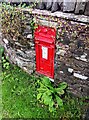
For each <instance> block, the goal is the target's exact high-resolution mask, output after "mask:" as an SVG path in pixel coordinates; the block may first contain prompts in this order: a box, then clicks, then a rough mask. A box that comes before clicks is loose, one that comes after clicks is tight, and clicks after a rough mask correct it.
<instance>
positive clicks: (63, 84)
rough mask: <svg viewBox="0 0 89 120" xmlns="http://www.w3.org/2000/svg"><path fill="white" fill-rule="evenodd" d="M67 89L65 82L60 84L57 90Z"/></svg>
mask: <svg viewBox="0 0 89 120" xmlns="http://www.w3.org/2000/svg"><path fill="white" fill-rule="evenodd" d="M66 87H67V83H66V82H62V83H60V84H59V85H58V88H60V89H61V90H62V89H65V88H66Z"/></svg>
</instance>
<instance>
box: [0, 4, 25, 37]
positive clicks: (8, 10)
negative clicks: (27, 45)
mask: <svg viewBox="0 0 89 120" xmlns="http://www.w3.org/2000/svg"><path fill="white" fill-rule="evenodd" d="M19 7H20V5H19ZM1 17H2V19H1V24H2V29H1V30H2V33H3V35H4V36H5V37H6V38H11V39H18V38H19V39H20V38H21V39H24V37H23V35H22V33H23V30H24V29H25V28H26V22H25V19H26V17H25V15H24V13H23V11H22V10H20V9H17V7H15V6H11V5H10V4H6V3H3V4H2V12H1Z"/></svg>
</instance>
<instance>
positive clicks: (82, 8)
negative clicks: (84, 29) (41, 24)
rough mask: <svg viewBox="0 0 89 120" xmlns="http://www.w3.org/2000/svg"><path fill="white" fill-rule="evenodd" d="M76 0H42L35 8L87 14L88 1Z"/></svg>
mask: <svg viewBox="0 0 89 120" xmlns="http://www.w3.org/2000/svg"><path fill="white" fill-rule="evenodd" d="M46 1H47V2H46ZM77 1H78V0H74V1H73V0H42V2H40V3H39V4H38V5H37V8H38V9H41V10H43V9H45V10H50V11H51V12H55V11H63V12H71V13H75V14H84V15H89V1H87V2H77Z"/></svg>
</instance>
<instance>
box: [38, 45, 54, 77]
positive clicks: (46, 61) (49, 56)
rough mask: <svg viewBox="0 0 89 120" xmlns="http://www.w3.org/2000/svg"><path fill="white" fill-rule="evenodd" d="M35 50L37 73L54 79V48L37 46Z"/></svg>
mask: <svg viewBox="0 0 89 120" xmlns="http://www.w3.org/2000/svg"><path fill="white" fill-rule="evenodd" d="M37 48H38V50H37V51H38V52H37V53H36V59H37V62H38V63H37V71H38V72H39V73H42V74H44V75H46V76H48V77H51V78H54V46H53V45H49V46H45V45H43V44H38V45H37Z"/></svg>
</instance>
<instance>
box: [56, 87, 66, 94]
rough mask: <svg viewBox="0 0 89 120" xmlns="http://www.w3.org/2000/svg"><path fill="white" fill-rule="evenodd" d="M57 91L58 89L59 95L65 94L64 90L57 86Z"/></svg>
mask: <svg viewBox="0 0 89 120" xmlns="http://www.w3.org/2000/svg"><path fill="white" fill-rule="evenodd" d="M55 91H56V92H57V93H58V94H59V95H63V94H64V90H60V89H59V88H56V89H55Z"/></svg>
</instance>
